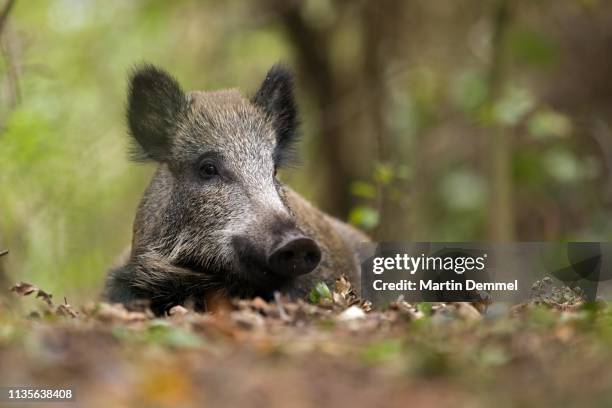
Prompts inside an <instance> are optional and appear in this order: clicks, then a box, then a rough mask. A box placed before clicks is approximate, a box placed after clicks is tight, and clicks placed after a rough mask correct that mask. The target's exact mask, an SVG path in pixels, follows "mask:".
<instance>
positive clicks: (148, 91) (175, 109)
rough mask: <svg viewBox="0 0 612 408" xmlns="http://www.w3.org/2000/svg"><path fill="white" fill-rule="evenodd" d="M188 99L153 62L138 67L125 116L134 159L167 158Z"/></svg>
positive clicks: (130, 89) (160, 160) (133, 77)
mask: <svg viewBox="0 0 612 408" xmlns="http://www.w3.org/2000/svg"><path fill="white" fill-rule="evenodd" d="M186 104H187V99H186V97H185V94H184V92H183V90H182V89H181V87H180V85H179V84H178V82H177V81H176V79H174V78H173V77H172V76H171V75H170V74H168V73H167V72H166V71H164V70H162V69H160V68H157V67H155V66H153V65H148V64H147V65H143V66H140V67H137V68H136V69H135V70H134V72H133V74H132V76H131V77H130V86H129V91H128V106H127V119H128V123H129V126H130V132H131V134H132V136H133V138H134V139H135V141H136V142H137V146H136V149H135V151H134V152H133V153H134V154H133V156H134V158H135V159H137V160H143V161H144V160H155V161H158V162H163V161H166V160H167V159H168V155H169V153H170V147H171V145H172V139H173V137H174V133H175V132H176V128H177V125H178V122H179V120H180V117H181V114H182V112H183V111H184V109H185V106H186Z"/></svg>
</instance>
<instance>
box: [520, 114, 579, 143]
mask: <svg viewBox="0 0 612 408" xmlns="http://www.w3.org/2000/svg"><path fill="white" fill-rule="evenodd" d="M527 129H528V130H529V134H530V135H532V136H534V137H535V138H537V139H544V138H548V137H565V136H568V135H569V134H570V132H571V131H572V122H571V121H570V119H569V118H568V117H567V116H565V115H563V114H561V113H558V112H555V111H553V110H550V109H545V110H541V111H538V112H536V113H534V114H533V115H532V116H531V118H530V119H529V122H528V124H527Z"/></svg>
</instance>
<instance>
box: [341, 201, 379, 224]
mask: <svg viewBox="0 0 612 408" xmlns="http://www.w3.org/2000/svg"><path fill="white" fill-rule="evenodd" d="M348 218H349V222H350V223H351V224H353V225H356V226H358V227H362V228H364V229H372V228H374V227H376V226H377V225H378V222H379V221H380V214H379V213H378V211H377V210H375V209H374V208H371V207H367V206H357V207H354V208H353V209H352V210H351V212H350V214H349V217H348Z"/></svg>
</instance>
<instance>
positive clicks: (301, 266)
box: [268, 236, 321, 277]
mask: <svg viewBox="0 0 612 408" xmlns="http://www.w3.org/2000/svg"><path fill="white" fill-rule="evenodd" d="M320 260H321V250H320V249H319V246H318V245H317V244H316V242H314V241H313V240H312V239H310V238H306V237H304V236H300V237H298V238H292V239H291V240H289V241H283V242H282V243H281V244H280V245H278V246H277V247H276V248H275V249H274V251H273V252H272V254H271V255H270V257H269V258H268V264H269V266H270V269H271V270H272V272H274V273H276V274H277V275H281V276H287V277H295V276H298V275H303V274H305V273H308V272H311V271H312V270H313V269H314V268H316V267H317V265H318V264H319V261H320Z"/></svg>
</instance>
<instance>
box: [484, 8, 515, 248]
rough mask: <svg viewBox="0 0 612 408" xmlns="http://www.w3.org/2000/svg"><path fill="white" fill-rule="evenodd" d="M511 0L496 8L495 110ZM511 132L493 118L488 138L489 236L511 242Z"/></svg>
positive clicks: (491, 105)
mask: <svg viewBox="0 0 612 408" xmlns="http://www.w3.org/2000/svg"><path fill="white" fill-rule="evenodd" d="M510 18H511V15H510V3H509V1H508V0H497V1H496V3H495V8H494V10H493V21H492V24H493V36H492V39H491V61H490V68H489V99H488V104H487V105H488V107H489V109H491V110H493V109H494V108H495V106H496V104H497V102H498V100H499V98H500V94H501V90H502V86H503V84H504V67H505V62H506V61H505V56H506V34H507V31H508V26H509V24H510ZM510 138H511V133H510V131H509V130H508V129H507V128H505V127H504V126H503V125H501V124H498V123H497V122H496V121H494V123H493V126H492V128H491V135H490V138H489V152H488V155H489V194H490V197H489V217H488V220H489V239H490V240H492V241H498V242H500V241H512V240H513V239H514V216H513V206H512V174H511V160H512V141H511V139H510Z"/></svg>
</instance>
